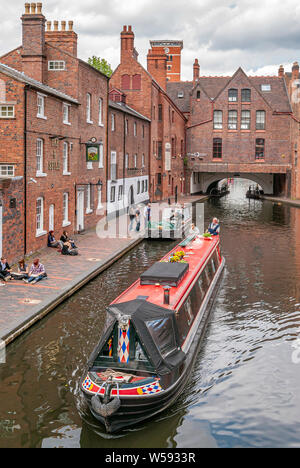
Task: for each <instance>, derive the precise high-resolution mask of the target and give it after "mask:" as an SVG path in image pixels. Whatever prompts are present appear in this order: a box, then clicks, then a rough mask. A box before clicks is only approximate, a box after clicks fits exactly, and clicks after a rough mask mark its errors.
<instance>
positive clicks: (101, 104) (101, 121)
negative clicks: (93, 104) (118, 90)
mask: <svg viewBox="0 0 300 468" xmlns="http://www.w3.org/2000/svg"><path fill="white" fill-rule="evenodd" d="M98 105H99V109H98V110H99V126H100V127H103V99H102V98H99V102H98Z"/></svg>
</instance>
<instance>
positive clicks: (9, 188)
mask: <svg viewBox="0 0 300 468" xmlns="http://www.w3.org/2000/svg"><path fill="white" fill-rule="evenodd" d="M45 25H46V18H45V17H44V15H43V14H42V5H41V4H40V3H38V4H35V3H34V4H25V14H24V15H23V16H22V29H23V34H22V45H21V46H20V47H18V48H17V49H15V50H13V51H11V52H9V53H7V54H6V55H4V56H3V57H1V58H0V142H1V150H0V195H1V202H0V205H1V208H0V239H1V240H0V247H1V250H2V251H3V253H4V254H5V255H7V256H8V258H9V260H10V261H12V260H14V259H16V258H18V257H20V256H22V255H23V254H24V253H29V252H31V251H35V250H37V249H39V248H41V247H44V246H45V245H46V241H47V232H48V231H49V230H50V229H53V230H54V231H55V235H56V237H60V235H61V232H62V230H63V229H67V230H68V231H69V232H71V233H72V232H78V231H81V230H83V229H86V228H90V227H92V226H94V225H95V224H96V223H97V221H98V220H99V219H100V218H101V216H103V214H104V210H103V201H106V197H105V194H106V170H107V168H106V154H107V112H108V78H107V77H106V76H105V75H103V74H102V73H101V72H99V71H97V70H95V69H94V68H93V67H91V66H90V65H88V64H87V63H85V62H84V61H82V60H80V59H79V58H78V57H77V35H76V33H75V32H74V31H73V23H72V22H71V21H70V22H69V23H68V30H66V22H64V21H62V22H61V29H60V30H59V26H58V22H57V21H55V22H54V25H53V26H54V28H53V29H52V24H51V23H50V22H47V30H46V31H45ZM25 233H26V234H25Z"/></svg>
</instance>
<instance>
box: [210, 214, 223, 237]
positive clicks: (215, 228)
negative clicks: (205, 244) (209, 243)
mask: <svg viewBox="0 0 300 468" xmlns="http://www.w3.org/2000/svg"><path fill="white" fill-rule="evenodd" d="M207 232H209V233H210V234H211V235H212V236H218V235H219V234H220V224H219V220H218V218H213V220H212V222H211V223H210V225H209V226H208V229H207Z"/></svg>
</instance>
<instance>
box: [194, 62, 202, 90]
mask: <svg viewBox="0 0 300 468" xmlns="http://www.w3.org/2000/svg"><path fill="white" fill-rule="evenodd" d="M199 78H200V65H199V62H198V59H195V62H194V65H193V84H194V85H195V83H196V81H198V80H199Z"/></svg>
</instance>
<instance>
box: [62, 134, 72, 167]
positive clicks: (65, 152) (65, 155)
mask: <svg viewBox="0 0 300 468" xmlns="http://www.w3.org/2000/svg"><path fill="white" fill-rule="evenodd" d="M63 175H71V172H69V145H68V143H67V142H66V141H64V145H63Z"/></svg>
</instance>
